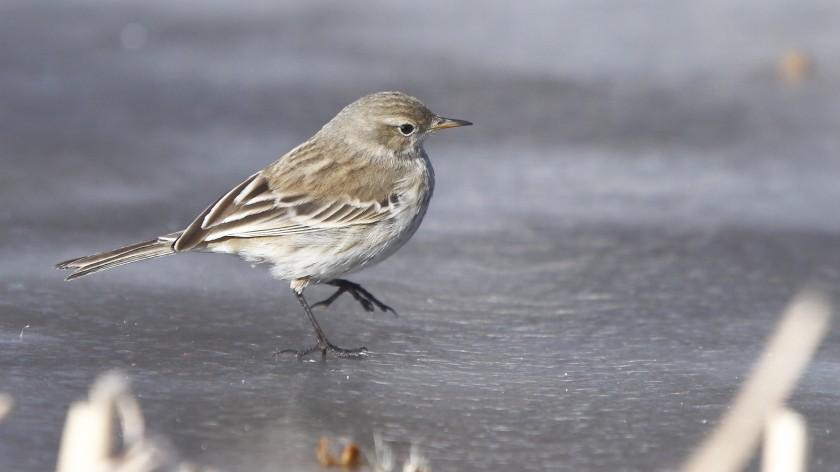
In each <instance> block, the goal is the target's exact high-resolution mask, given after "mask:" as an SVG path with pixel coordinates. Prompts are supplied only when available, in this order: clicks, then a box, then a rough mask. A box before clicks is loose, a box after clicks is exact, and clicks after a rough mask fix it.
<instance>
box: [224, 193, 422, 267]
mask: <svg viewBox="0 0 840 472" xmlns="http://www.w3.org/2000/svg"><path fill="white" fill-rule="evenodd" d="M424 213H425V209H424V207H423V206H418V207H417V208H415V209H408V208H406V211H403V212H401V213H400V214H399V215H397V216H396V217H394V218H391V219H389V220H386V221H382V222H378V223H373V224H368V225H355V226H349V227H345V228H335V229H329V230H321V231H317V232H310V233H301V234H294V235H285V236H279V237H262V238H247V239H236V238H232V239H229V240H226V241H223V242H219V243H217V244H215V245H213V247H211V248H210V250H211V251H213V252H220V253H228V254H237V255H239V256H241V257H242V258H243V259H245V260H247V261H251V262H267V263H270V264H272V265H273V267H272V269H271V273H272V275H273V276H274V277H276V278H278V279H282V280H293V279H297V278H301V277H309V278H310V279H311V280H312V282H313V283H318V282H323V281H327V280H331V279H335V278H337V277H340V276H342V275H344V274H347V273H350V272H355V271H358V270H361V269H363V268H365V267H368V266H370V265H373V264H375V263H377V262H380V261H382V260H383V259H385V258H387V257H388V256H390V255H391V254H393V253H394V252H395V251H396V250H398V249H399V248H400V247H402V246H403V245H404V244H405V243H406V242H407V241H408V240H409V239H410V238H411V236H412V235H413V234H414V232H415V231H416V230H417V228H418V227H419V226H420V222H421V221H422V219H423V216H424Z"/></svg>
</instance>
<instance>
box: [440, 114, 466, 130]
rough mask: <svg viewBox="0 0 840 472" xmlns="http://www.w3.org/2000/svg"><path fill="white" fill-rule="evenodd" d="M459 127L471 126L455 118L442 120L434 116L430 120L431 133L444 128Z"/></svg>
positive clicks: (442, 118)
mask: <svg viewBox="0 0 840 472" xmlns="http://www.w3.org/2000/svg"><path fill="white" fill-rule="evenodd" d="M461 126H472V123H471V122H469V121H467V120H456V119H455V118H444V117H442V116H436V117H435V118H434V119H433V120H432V126H431V130H432V131H437V130H441V129H446V128H458V127H461Z"/></svg>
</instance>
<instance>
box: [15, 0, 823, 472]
mask: <svg viewBox="0 0 840 472" xmlns="http://www.w3.org/2000/svg"><path fill="white" fill-rule="evenodd" d="M172 3H176V2H163V1H158V2H142V3H140V2H138V3H136V4H134V5H120V6H117V5H107V6H103V4H100V3H98V2H62V3H57V4H52V3H49V4H37V3H32V2H28V1H12V2H4V3H3V4H2V5H0V63H2V68H0V129H2V132H0V159H2V167H0V169H2V172H0V197H2V200H3V202H4V205H3V208H4V210H3V211H2V212H0V224H2V228H3V230H2V231H0V258H2V261H3V262H2V264H0V391H4V392H8V393H10V394H11V395H13V396H14V398H15V404H16V409H15V410H14V411H13V412H12V414H11V415H10V416H9V417H8V419H7V420H6V422H4V423H3V424H2V425H0V469H2V470H19V471H30V470H31V471H42V470H48V469H49V468H50V467H52V464H54V461H55V457H56V451H57V446H58V439H59V435H60V432H61V424H62V422H63V415H64V414H65V412H66V408H67V406H68V404H69V403H70V402H71V401H72V400H74V399H76V398H78V397H80V396H82V395H84V394H85V392H86V391H87V387H88V385H89V383H90V382H91V381H92V380H93V379H94V377H95V376H96V375H97V374H98V373H100V372H102V371H103V370H106V369H110V368H121V369H124V370H125V371H126V372H128V373H129V374H130V376H131V377H132V378H133V379H134V389H135V391H136V392H138V393H139V394H140V395H141V399H140V400H141V403H142V406H143V408H144V411H145V412H146V414H147V417H148V418H147V420H148V424H149V427H150V428H151V429H153V430H155V431H158V432H160V433H162V434H164V435H165V436H167V437H168V438H170V440H171V441H172V442H173V444H174V445H175V446H176V447H177V448H178V450H180V451H181V452H182V453H183V454H184V455H185V456H186V457H188V458H190V459H192V460H194V461H196V462H200V463H206V464H211V465H216V466H219V467H223V468H227V469H230V470H253V471H269V470H272V471H273V470H278V467H280V468H284V467H288V468H289V469H293V470H317V467H316V464H315V461H314V452H313V449H314V447H315V446H316V445H317V441H318V438H319V437H320V436H321V435H333V436H347V437H353V438H355V439H356V440H358V441H360V442H361V443H362V444H365V445H367V446H368V447H369V446H370V445H371V443H372V434H373V432H380V433H382V434H383V435H384V436H385V438H386V439H389V440H393V441H397V442H399V444H402V445H403V446H405V448H407V445H408V444H409V443H411V442H416V443H418V444H419V445H420V446H421V447H422V449H423V450H424V451H425V453H426V455H427V456H428V457H429V458H430V460H431V462H432V465H433V466H434V468H435V469H436V470H465V471H466V470H489V469H493V470H533V471H538V470H652V469H656V468H661V467H666V466H673V465H675V464H677V463H678V462H679V461H680V460H681V459H682V458H683V457H684V456H685V455H686V454H687V452H688V451H689V450H691V448H692V447H693V446H694V445H695V444H696V443H697V442H698V441H699V439H700V438H701V437H702V436H703V434H704V433H705V432H707V431H709V430H710V428H711V427H712V426H713V425H714V423H715V422H716V420H717V418H718V417H719V416H720V414H721V413H722V412H723V411H724V408H725V407H726V405H727V403H728V401H729V400H730V399H731V397H732V395H733V393H734V392H735V390H736V388H737V387H738V385H739V384H740V382H741V381H742V380H743V378H744V375H745V373H746V372H747V370H748V368H749V366H750V364H751V362H752V361H753V360H754V359H755V358H756V356H757V354H758V352H759V351H760V349H761V346H762V343H763V341H764V339H765V337H766V336H767V335H768V334H769V333H770V331H771V330H772V327H773V325H774V322H775V320H776V318H777V316H778V314H779V312H780V310H781V309H782V307H783V306H784V304H785V302H786V301H787V299H788V298H789V297H790V296H791V295H792V294H793V293H794V292H795V291H796V289H797V288H798V287H800V286H801V285H803V284H804V283H806V282H808V281H814V280H816V281H819V282H822V283H823V284H826V285H828V286H830V287H836V286H837V283H838V281H840V269H838V268H840V237H839V236H838V233H839V232H840V219H838V217H837V204H838V202H840V185H838V184H837V176H838V175H840V160H838V158H837V152H838V149H840V141H838V134H837V130H838V129H840V128H838V126H840V107H838V106H837V94H836V90H837V87H838V85H840V66H838V64H837V56H836V45H837V44H840V32H838V30H837V28H836V27H835V26H836V24H837V21H838V20H840V4H837V3H836V2H834V1H827V0H826V1H803V2H786V1H781V0H774V1H766V0H750V1H746V2H724V1H703V2H701V1H696V2H688V3H685V2H666V1H646V2H632V3H626V2H539V3H529V4H528V5H527V6H515V5H519V4H515V3H510V2H496V3H489V4H487V3H484V4H482V5H484V6H482V7H480V8H479V7H477V6H476V5H475V4H473V3H470V2H463V4H456V2H432V3H431V4H428V3H429V2H425V4H424V6H423V7H422V8H419V7H413V8H406V7H401V6H400V4H398V3H393V2H367V3H359V2H352V3H351V2H317V3H309V2H307V3H305V4H300V5H285V4H282V3H281V4H276V3H275V2H257V3H252V4H248V5H246V6H242V5H241V4H240V3H239V2H235V3H234V2H232V3H229V4H228V3H224V2H203V1H202V2H197V1H193V2H177V5H172ZM426 4H428V5H426ZM129 25H130V26H129ZM138 25H139V27H138ZM127 27H128V30H126V28H127ZM137 31H144V32H145V39H143V35H142V34H141V35H139V36H138V34H137ZM127 37H128V40H127V39H126V38H127ZM132 38H133V39H132ZM138 38H140V39H138ZM138 41H139V42H138ZM125 46H128V48H126V47H125ZM788 48H800V49H802V50H804V51H807V53H808V54H809V55H810V56H811V57H812V60H813V61H814V63H815V64H816V66H815V68H814V73H813V75H812V77H810V78H809V79H807V80H806V81H805V82H803V83H801V84H799V85H798V86H797V85H790V84H786V83H784V82H783V81H781V80H780V79H779V78H778V77H777V72H776V67H777V62H778V60H779V57H780V56H781V55H782V54H783V53H784V51H785V50H786V49H788ZM381 89H401V90H404V91H407V92H409V93H412V94H414V95H416V96H418V97H420V98H421V99H423V100H424V101H425V102H426V103H427V104H428V105H429V106H430V107H431V108H432V109H433V110H435V111H437V112H439V113H441V114H444V115H447V116H453V117H459V118H465V119H469V120H471V121H474V122H475V123H476V126H474V127H472V128H469V129H463V130H455V131H451V132H448V133H441V134H440V135H438V136H434V137H433V138H431V139H430V140H429V142H428V146H427V148H428V150H429V153H430V155H431V157H432V160H433V162H434V164H435V167H436V170H437V176H438V187H437V193H436V195H435V198H434V200H433V204H432V208H431V210H430V212H429V214H428V216H427V219H426V221H425V222H424V225H423V227H421V230H420V231H419V232H418V234H417V235H416V236H415V238H414V240H413V241H412V242H411V243H410V244H409V245H407V246H406V247H405V248H404V249H403V250H401V251H400V252H399V253H397V254H396V255H395V256H394V257H392V258H391V259H390V260H388V261H387V262H385V263H383V264H381V265H380V266H377V267H376V268H374V269H371V270H367V271H365V272H363V273H361V274H359V275H358V276H357V277H356V278H355V279H354V280H356V281H358V282H361V283H363V284H364V285H365V286H366V287H367V288H368V289H370V290H371V291H372V292H374V293H375V294H376V295H377V296H379V297H380V298H381V299H383V300H384V301H385V302H386V303H388V304H390V305H392V306H394V307H395V308H396V309H397V310H398V311H399V312H400V314H401V316H400V318H398V319H393V318H391V317H389V316H386V315H376V316H371V315H369V314H366V313H364V312H362V311H361V309H360V308H359V307H357V306H356V305H354V304H353V303H352V301H350V300H342V301H340V302H337V303H336V304H335V305H334V306H333V307H332V308H331V309H329V310H328V311H327V312H323V314H321V315H320V318H321V319H322V323H323V324H324V325H325V329H326V330H327V332H328V333H329V334H330V335H331V336H332V338H333V339H334V341H336V342H337V343H339V344H342V345H346V346H348V347H350V346H356V345H362V344H364V345H367V347H368V348H370V349H371V351H372V356H371V357H370V359H368V360H366V361H362V362H349V361H335V362H333V361H330V362H327V363H326V364H325V365H320V364H317V363H298V362H295V361H290V360H281V361H274V360H273V359H272V356H271V353H272V351H273V350H274V349H275V348H278V347H279V348H289V347H292V348H295V347H301V346H303V345H304V344H308V343H309V342H310V340H311V338H310V336H311V334H310V327H309V326H308V325H307V323H306V321H305V319H304V318H303V315H302V313H300V309H299V307H298V306H297V303H296V302H295V301H294V299H293V298H292V297H291V296H290V295H289V294H288V293H287V289H286V287H285V285H283V284H279V283H278V282H275V281H273V280H271V279H270V278H269V277H268V274H267V272H266V271H265V270H263V269H261V268H257V269H251V268H250V267H249V266H248V265H247V264H243V263H241V262H239V261H238V260H236V259H235V258H228V257H222V256H211V255H198V254H190V255H184V256H179V257H172V258H167V259H162V260H156V261H150V262H145V263H141V264H136V265H132V266H128V267H124V268H120V269H116V270H113V271H110V272H107V273H103V274H101V275H98V276H93V277H89V278H85V279H82V280H79V281H78V282H74V283H64V282H62V280H61V279H62V274H60V273H58V272H56V271H54V270H53V269H52V266H53V264H54V263H56V262H58V261H60V260H63V259H66V258H69V257H72V256H79V255H83V254H88V253H91V252H96V251H98V250H102V249H108V248H111V247H114V246H118V245H121V244H125V243H131V242H134V241H136V240H142V239H146V238H150V237H153V236H156V235H157V234H163V233H167V232H170V231H174V230H178V229H181V228H183V227H184V226H185V225H186V224H187V223H189V221H190V220H191V218H192V217H193V216H195V214H197V213H198V212H199V211H200V210H201V209H202V208H203V207H204V206H206V205H207V204H208V203H209V202H211V201H212V200H213V199H214V198H216V197H218V196H219V195H220V194H221V193H222V192H224V191H226V190H227V189H228V188H229V187H230V186H232V185H234V184H236V183H238V182H239V181H240V180H241V179H243V178H244V177H246V176H247V175H249V174H250V173H251V172H253V171H254V170H256V169H259V168H260V167H262V166H263V165H265V164H266V163H268V162H269V161H271V160H273V159H274V158H275V157H276V156H278V155H280V154H282V153H283V152H285V151H286V150H288V149H290V148H291V147H292V146H294V145H295V144H297V143H298V142H300V141H301V140H303V139H305V138H306V137H308V136H309V135H310V134H311V133H312V132H314V131H315V130H316V129H317V128H318V127H319V126H320V125H321V124H322V123H323V122H324V121H326V120H327V119H329V118H330V117H331V116H332V115H333V114H334V113H335V112H336V111H337V110H338V109H339V108H340V107H341V106H343V105H344V104H346V103H348V102H349V101H352V100H353V99H355V98H357V97H358V96H361V95H363V94H365V93H368V92H371V91H375V90H381ZM308 293H311V294H312V299H313V300H314V299H316V298H318V296H321V295H323V296H325V295H327V294H328V293H329V291H327V290H326V289H323V288H315V289H312V290H310V291H309V292H308ZM27 325H29V327H28V328H26V329H23V328H24V327H25V326H27ZM22 329H23V331H22V335H21V330H22ZM838 341H840V332H838V329H837V328H835V329H833V330H832V331H831V332H830V334H829V336H828V337H827V339H826V341H825V343H824V345H823V347H822V348H821V349H820V351H819V352H818V354H817V357H816V359H815V362H814V363H813V364H812V366H811V368H810V370H809V371H808V373H807V375H806V376H805V377H804V379H803V381H802V383H801V385H800V387H799V388H798V390H797V392H796V394H795V396H794V397H793V399H792V401H791V405H792V407H793V408H794V409H796V410H798V411H800V412H801V413H803V414H804V415H805V417H806V418H807V420H808V427H809V433H810V435H811V439H812V440H813V447H812V454H811V459H810V460H811V470H815V471H821V470H836V469H837V467H838V464H840V449H838V448H837V447H836V444H837V435H838V432H840V410H838V408H837V405H838V404H840V393H838V392H840V375H838V373H839V372H840V365H838V363H840V348H838Z"/></svg>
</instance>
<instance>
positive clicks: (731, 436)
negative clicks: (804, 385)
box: [681, 292, 831, 472]
mask: <svg viewBox="0 0 840 472" xmlns="http://www.w3.org/2000/svg"><path fill="white" fill-rule="evenodd" d="M830 317H831V308H830V305H829V302H828V300H827V299H826V298H825V297H824V296H823V295H821V294H819V293H817V292H805V293H802V294H800V295H798V296H797V297H796V298H795V299H794V300H793V301H792V302H791V304H790V305H789V306H788V308H787V309H786V310H785V314H784V315H783V317H782V321H781V322H780V323H779V325H778V327H777V328H776V331H775V333H773V336H772V337H771V338H770V341H769V342H768V344H767V347H766V348H765V350H764V352H763V354H762V356H761V358H760V359H759V361H758V363H757V364H756V365H755V366H754V367H753V369H752V371H751V373H750V375H749V377H748V378H747V381H746V383H745V384H744V385H743V386H742V388H741V391H740V392H739V393H738V396H737V397H736V398H735V401H734V402H733V404H732V407H731V408H730V409H729V411H728V412H727V414H726V415H725V416H724V418H723V420H722V421H721V423H720V425H719V426H718V427H717V429H716V430H715V431H714V432H713V433H712V434H711V435H710V436H709V437H708V438H706V440H705V441H704V442H703V444H702V445H701V446H700V447H699V448H698V449H697V450H696V451H695V452H694V454H692V455H691V457H689V459H688V460H687V461H686V462H685V464H683V467H682V469H681V470H682V471H683V472H707V471H715V472H728V471H736V470H741V469H743V467H744V465H745V464H746V462H747V460H748V459H749V458H750V455H751V453H752V451H753V450H754V449H755V447H756V445H757V444H758V440H759V437H760V435H761V430H762V428H763V426H764V423H765V421H766V419H767V418H768V416H769V415H770V414H772V413H773V412H774V411H776V410H777V409H779V408H780V406H781V405H782V404H783V403H784V402H785V400H786V399H787V397H788V395H789V394H790V392H791V390H792V389H793V387H794V386H795V385H796V382H797V380H798V379H799V377H800V376H801V374H802V372H803V371H804V370H805V367H806V366H807V365H808V362H809V360H810V359H811V356H812V355H813V353H814V350H815V349H816V348H817V346H818V345H819V343H820V340H821V339H822V337H823V335H824V334H825V332H826V329H827V327H828V323H829V319H830Z"/></svg>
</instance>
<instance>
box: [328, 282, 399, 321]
mask: <svg viewBox="0 0 840 472" xmlns="http://www.w3.org/2000/svg"><path fill="white" fill-rule="evenodd" d="M327 284H328V285H332V286H333V287H338V290H336V291H335V293H333V294H332V295H330V296H329V298H326V299H324V300H321V301H320V302H318V303H316V304H314V305H312V307H313V308H315V307H319V306H323V307H328V306H330V304H332V302H334V301H335V300H336V299H337V298H338V297H340V296H341V294H342V293H344V292H347V293H349V294H350V295H352V296H353V298H354V299H356V301H357V302H359V304H360V305H362V308H364V309H365V311H371V312H372V311H376V308H379V309H380V310H381V311H383V312H384V311H390V312H391V313H393V314H394V316H397V312H396V311H394V309H393V308H391V307H389V306H388V305H386V304H384V303H382V302H380V301H379V300H378V299H377V298H376V297H374V296H373V294H372V293H370V292H368V291H367V290H365V289H364V288H363V287H362V286H361V285H359V284H357V283H354V282H351V281H349V280H344V279H335V280H330V281H329V282H327Z"/></svg>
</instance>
